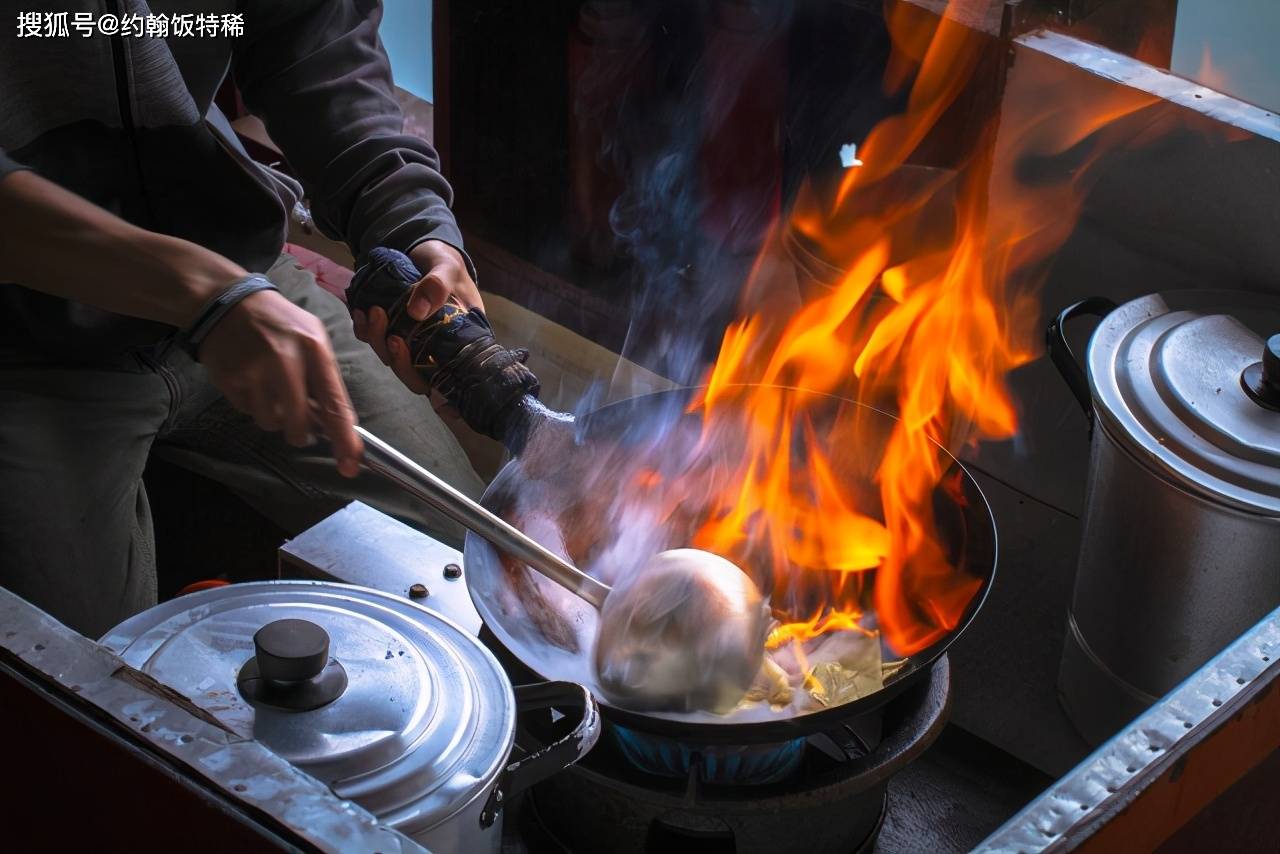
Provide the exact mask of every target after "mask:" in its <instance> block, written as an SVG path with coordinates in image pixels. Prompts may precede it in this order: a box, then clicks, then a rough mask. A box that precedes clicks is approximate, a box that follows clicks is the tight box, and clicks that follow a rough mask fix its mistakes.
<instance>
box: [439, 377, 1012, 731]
mask: <svg viewBox="0 0 1280 854" xmlns="http://www.w3.org/2000/svg"><path fill="white" fill-rule="evenodd" d="M696 391H697V390H696V389H689V388H685V389H675V390H671V391H664V392H657V393H654V394H648V395H643V396H641V397H636V398H631V399H629V400H624V401H621V402H619V403H614V404H611V405H608V406H605V407H603V408H602V409H599V410H597V411H595V412H593V413H591V414H590V415H588V416H585V417H584V418H582V419H580V420H579V422H578V425H577V430H578V441H577V445H576V446H575V447H574V448H573V451H572V453H574V454H579V455H586V459H587V460H588V461H589V460H590V458H591V455H592V454H594V453H596V449H597V448H602V447H605V446H608V447H610V448H613V449H615V450H616V449H617V448H619V447H621V448H623V449H624V450H626V451H628V452H630V453H634V454H636V455H641V456H654V457H660V456H661V455H662V453H663V446H662V440H655V436H668V435H672V431H673V430H677V429H680V428H682V427H686V426H687V425H689V424H691V423H692V424H696V423H698V422H699V421H700V418H699V417H698V416H696V415H689V414H687V413H686V406H687V404H688V402H689V400H690V398H691V397H692V395H693V394H694V393H695V392H696ZM814 397H815V398H819V399H822V400H823V408H824V409H825V410H827V411H829V412H830V413H831V416H830V417H832V418H835V417H840V418H846V417H849V416H850V414H852V415H853V416H854V417H858V418H862V419H865V421H864V423H866V424H868V425H870V427H871V429H868V430H864V431H863V433H862V434H861V435H862V437H863V438H864V439H865V440H866V441H865V446H863V447H859V448H836V449H829V450H828V453H829V456H830V458H831V461H832V462H833V463H834V464H837V465H838V467H839V472H838V473H839V474H840V475H841V477H842V478H845V479H846V480H847V482H849V483H853V482H854V481H862V482H863V483H864V484H866V485H869V484H871V478H872V474H873V472H874V470H875V467H876V465H877V464H878V462H879V460H880V456H881V449H882V448H883V443H884V441H886V440H887V439H888V436H889V433H890V431H891V430H892V428H893V426H894V424H895V423H896V419H895V418H894V417H893V416H891V415H888V414H887V413H884V412H881V411H880V410H877V409H873V408H871V407H869V406H865V405H863V404H859V403H856V402H854V401H851V400H847V399H844V398H840V397H835V396H831V395H815V396H814ZM850 407H854V408H856V409H850ZM939 450H940V451H941V449H939ZM941 453H942V454H943V455H944V456H943V459H944V461H945V464H946V466H947V474H948V475H951V476H952V477H951V478H944V479H943V481H942V482H943V483H946V482H948V481H950V482H951V484H952V486H951V488H950V489H948V488H944V487H943V486H941V485H940V486H939V487H937V488H936V489H935V491H934V501H933V507H934V514H935V525H936V529H937V535H938V538H939V540H940V543H941V545H942V546H943V549H944V553H945V554H946V555H947V556H948V558H949V560H950V561H951V564H952V566H954V567H956V568H957V571H960V572H965V573H967V574H968V575H969V576H971V577H973V578H975V579H977V580H978V581H980V582H981V587H980V588H979V589H978V591H977V592H976V593H975V594H974V596H973V598H972V599H971V600H970V601H969V603H968V605H967V607H966V608H965V610H964V613H963V615H962V617H961V618H960V620H959V621H958V622H957V623H956V625H955V627H954V628H953V629H952V630H951V631H950V632H949V633H948V634H946V635H944V636H943V637H942V638H941V639H939V640H938V641H936V642H934V643H933V644H932V645H930V646H928V647H927V648H925V649H923V650H921V651H919V652H917V653H915V654H914V655H911V656H909V657H907V659H906V661H905V664H903V666H902V667H901V668H899V669H898V670H897V671H896V672H895V673H893V674H892V675H891V676H889V677H886V679H885V682H884V686H883V687H882V688H881V689H880V690H878V691H875V692H873V693H871V694H868V695H865V696H862V697H860V698H857V699H854V700H852V701H849V702H846V703H844V704H841V705H835V706H829V707H825V708H818V709H816V710H807V711H799V710H792V709H787V710H784V711H783V712H775V711H774V710H772V709H770V708H769V707H768V705H767V704H760V705H759V706H758V707H755V708H743V709H737V710H735V711H733V712H731V713H729V714H724V715H717V714H714V713H710V712H655V711H636V710H631V709H626V708H620V707H618V706H613V705H609V704H608V703H607V702H606V701H605V700H603V699H600V707H601V710H602V711H603V712H604V713H605V715H606V716H607V717H608V718H609V719H610V720H612V721H613V722H615V723H617V724H620V725H622V726H626V727H629V728H632V729H635V730H639V731H644V732H650V733H654V734H658V735H666V736H673V737H678V738H681V739H684V740H696V741H701V742H704V743H708V744H710V743H726V742H733V743H756V742H764V741H783V740H788V739H792V738H797V737H800V736H804V735H808V734H810V733H813V732H817V731H821V730H824V729H827V728H829V727H831V726H832V725H834V724H836V723H839V722H841V721H844V720H849V719H851V718H853V717H857V716H859V715H862V714H864V713H867V712H871V711H873V710H875V709H876V708H878V707H879V706H880V705H882V704H884V703H886V702H888V701H889V700H891V699H893V698H894V697H896V696H897V695H898V694H899V693H901V692H902V691H903V690H905V689H906V688H907V687H909V686H910V685H911V684H912V683H914V682H915V681H916V680H917V678H919V677H921V676H923V675H925V674H927V673H928V670H929V667H930V665H931V664H933V662H934V661H935V660H936V659H937V658H938V657H939V656H941V655H942V653H943V652H944V651H945V650H946V649H947V647H948V646H950V645H951V643H952V642H953V641H954V640H955V639H956V638H957V637H958V636H959V635H960V633H961V632H962V631H963V630H964V629H965V627H967V626H968V624H969V623H970V622H971V621H972V620H973V617H974V615H975V614H976V613H977V611H978V609H979V608H980V607H981V606H982V603H983V601H984V599H985V598H986V595H987V593H988V591H989V590H990V587H991V581H992V579H993V577H994V574H995V567H996V531H995V524H994V520H993V518H992V516H991V510H990V507H989V506H988V505H987V501H986V498H985V497H984V496H983V494H982V490H981V489H980V488H979V487H978V484H977V483H976V482H975V481H974V479H973V477H972V476H971V475H970V474H969V473H968V472H967V471H966V470H965V469H964V467H963V466H962V465H961V464H960V462H959V461H958V460H956V459H955V458H954V457H952V456H951V455H949V454H946V452H945V451H941ZM579 462H581V461H580V460H579V461H575V463H579ZM545 467H546V465H545V461H544V464H543V465H542V466H540V467H539V468H538V470H539V471H545ZM568 467H569V468H573V469H577V470H580V466H577V465H572V464H571V465H569V466H568ZM527 468H529V466H528V465H527V464H526V463H524V462H522V461H520V460H513V461H512V462H510V463H508V464H507V465H506V466H505V467H504V468H503V469H502V470H501V471H500V472H499V473H498V476H497V477H496V478H495V479H494V480H493V482H492V483H491V484H490V485H489V488H488V489H487V490H486V491H485V493H484V496H483V497H482V499H481V503H483V504H484V505H485V506H486V507H488V508H489V509H490V510H492V511H493V512H495V513H497V514H498V515H500V516H503V517H504V518H508V519H509V520H510V521H513V522H515V521H516V520H515V519H513V518H512V513H511V509H512V507H513V505H514V504H515V502H516V501H517V500H520V501H523V502H525V505H527V504H528V501H529V498H530V496H531V495H532V496H535V497H534V498H533V500H534V501H535V502H536V501H537V500H538V498H537V497H536V496H537V495H538V494H539V491H540V490H541V491H545V490H547V489H548V488H549V486H548V484H549V482H550V481H551V480H554V478H548V477H547V476H546V475H545V474H544V475H543V476H541V477H539V478H537V479H535V478H532V477H531V476H530V475H529V474H528V472H527V471H526V469H527ZM614 483H617V484H618V485H619V486H621V485H622V484H621V482H620V481H614ZM552 488H558V489H561V490H563V489H566V488H569V489H572V488H573V485H572V484H569V485H567V486H566V485H565V484H560V485H559V486H558V487H552ZM868 491H870V490H869V487H868ZM602 500H603V499H602ZM860 509H861V508H860ZM527 532H528V533H531V534H533V535H534V536H535V538H536V537H537V532H534V531H527ZM464 561H465V568H466V574H467V579H468V588H469V590H470V592H471V598H472V600H473V601H474V603H475V606H476V609H477V610H478V611H479V612H480V616H481V617H482V618H483V619H484V622H485V624H486V625H487V626H488V627H489V629H490V631H491V632H492V633H493V635H494V637H495V638H496V639H497V641H498V643H500V644H501V645H502V646H503V647H505V649H506V650H507V652H509V653H510V654H511V655H512V656H514V657H515V658H516V659H518V660H519V661H520V662H521V663H522V664H524V665H525V666H526V667H528V668H529V669H530V670H531V671H533V672H534V673H536V674H537V675H538V676H539V677H540V678H542V679H548V680H566V681H571V682H577V683H579V684H581V685H585V686H587V687H588V688H589V689H590V690H591V691H592V693H593V694H594V695H595V696H596V697H597V698H601V697H602V696H603V695H602V692H601V691H600V690H599V686H598V684H597V680H596V677H595V673H594V672H593V668H592V663H591V662H592V656H591V647H590V644H591V642H592V639H593V638H594V636H595V629H596V623H595V621H596V619H597V613H596V611H595V610H594V609H593V608H592V607H591V606H590V605H588V604H586V603H585V602H583V601H581V600H579V599H576V598H575V597H573V596H571V595H568V594H565V595H564V596H559V597H554V596H553V597H551V598H550V599H549V600H544V601H540V602H539V603H538V604H537V607H550V608H551V609H553V610H555V611H557V612H558V613H559V615H560V616H562V617H563V618H564V622H565V623H566V624H567V625H570V626H571V627H572V628H573V629H574V630H575V632H576V635H577V637H578V638H579V639H580V640H581V641H582V644H583V645H582V647H581V649H580V650H579V651H577V652H570V651H567V650H566V649H563V648H561V647H560V646H557V645H556V644H554V643H552V642H551V641H549V640H548V638H547V635H546V633H545V632H544V631H543V630H542V629H540V628H539V623H540V620H539V618H540V617H544V616H545V615H541V614H531V613H530V607H529V602H528V597H523V596H520V595H517V594H516V592H515V590H514V589H513V588H514V585H513V582H512V576H511V573H510V572H509V571H508V569H507V568H504V566H503V565H502V560H501V559H500V557H499V553H498V551H497V550H496V549H495V548H494V547H493V546H491V545H490V544H489V543H487V542H486V541H484V540H483V539H481V538H480V537H478V536H476V535H474V534H470V533H469V534H468V535H467V538H466V544H465V547H464ZM584 568H585V567H584ZM524 572H527V573H529V575H530V576H531V577H532V576H533V575H534V574H533V573H532V572H531V571H529V570H528V569H527V568H525V569H524ZM871 572H875V570H871ZM533 581H534V582H541V583H542V584H543V585H550V586H552V587H554V585H551V582H549V581H546V580H545V579H541V578H533ZM540 589H542V590H547V587H546V586H540ZM766 594H767V590H766ZM542 622H545V621H542ZM881 645H882V654H883V656H884V658H885V660H888V659H889V658H891V657H893V658H898V656H895V655H894V654H893V653H892V651H891V650H887V649H886V647H885V644H884V641H883V640H881Z"/></svg>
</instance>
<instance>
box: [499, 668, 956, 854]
mask: <svg viewBox="0 0 1280 854" xmlns="http://www.w3.org/2000/svg"><path fill="white" fill-rule="evenodd" d="M949 705H950V668H949V665H948V663H947V659H946V657H945V656H944V657H943V658H941V659H939V660H938V662H937V663H936V664H935V665H934V666H933V668H932V670H931V672H930V673H929V675H928V678H927V679H922V680H920V682H919V683H918V684H916V685H913V686H912V687H911V688H910V689H909V690H907V691H905V692H904V693H903V694H901V695H900V696H899V697H897V698H895V699H894V700H893V701H891V702H890V703H888V704H886V705H885V706H884V707H882V708H881V709H880V710H879V711H877V712H875V713H873V714H871V715H869V716H868V715H864V716H861V717H859V718H857V719H854V720H850V721H846V722H844V723H843V724H840V725H838V726H836V727H834V728H832V729H830V730H827V731H825V732H822V733H817V734H814V735H810V736H807V737H805V738H800V739H796V740H795V741H792V742H783V743H780V744H769V745H743V746H742V747H740V748H735V749H729V748H726V747H722V746H716V747H714V748H707V747H703V748H701V749H699V748H698V747H697V746H695V745H691V744H682V743H679V742H676V741H674V740H671V739H663V740H661V741H655V740H654V738H653V737H652V736H649V735H648V734H639V733H636V732H634V731H632V730H624V729H622V728H620V727H617V726H616V725H615V726H612V727H610V733H609V736H608V737H606V738H603V739H601V742H600V744H599V745H597V747H596V748H595V750H593V751H592V752H591V753H590V754H588V755H587V757H586V758H585V759H584V760H582V761H581V762H580V763H578V764H577V765H575V766H573V767H572V768H569V769H567V770H566V771H565V772H563V773H560V774H557V775H556V776H554V777H552V778H550V779H548V780H546V781H545V782H543V783H541V784H539V785H538V786H537V787H536V788H535V789H534V790H533V792H532V793H531V795H530V797H529V798H528V800H526V802H525V804H524V809H523V815H522V821H521V822H520V824H521V827H522V831H523V835H524V836H525V839H526V842H525V845H526V846H527V848H528V850H530V851H533V852H539V851H543V850H548V851H573V852H577V851H614V852H620V854H649V853H650V852H671V851H682V850H697V851H700V852H717V851H723V852H732V854H755V853H756V852H762V854H776V852H778V851H784V850H801V851H805V852H806V854H825V852H833V854H834V853H835V852H839V854H848V852H850V851H870V850H872V848H873V847H874V844H875V839H876V835H877V834H878V832H879V829H880V825H881V823H882V821H883V820H884V815H885V809H886V790H887V784H888V781H889V778H890V777H892V776H893V775H894V774H895V773H897V772H898V771H899V770H901V769H902V768H903V767H904V766H905V765H907V763H909V762H911V761H912V760H914V759H915V758H917V757H918V756H919V755H920V754H921V753H923V752H924V751H925V749H926V748H928V747H929V745H930V744H932V743H933V741H934V740H935V739H936V738H937V736H938V734H939V733H940V732H941V730H942V728H943V726H944V724H945V722H946V718H947V711H948V708H949ZM642 769H644V770H642ZM654 770H658V771H660V772H662V773H651V772H652V771H654ZM678 772H682V774H683V776H680V777H677V776H675V774H676V773H678ZM749 780H754V781H755V782H744V781H749Z"/></svg>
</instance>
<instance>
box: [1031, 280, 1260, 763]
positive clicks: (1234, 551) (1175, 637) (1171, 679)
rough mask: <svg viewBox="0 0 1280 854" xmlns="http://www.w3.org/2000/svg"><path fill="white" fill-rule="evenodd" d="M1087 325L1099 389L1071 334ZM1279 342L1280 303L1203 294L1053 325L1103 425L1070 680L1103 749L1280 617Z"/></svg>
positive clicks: (1065, 661)
mask: <svg viewBox="0 0 1280 854" xmlns="http://www.w3.org/2000/svg"><path fill="white" fill-rule="evenodd" d="M1086 314H1092V315H1100V316H1102V317H1103V320H1102V322H1101V324H1100V325H1099V326H1098V328H1097V330H1096V331H1095V332H1094V334H1093V337H1092V339H1091V340H1090V343H1089V350H1088V359H1087V361H1088V375H1087V378H1086V375H1085V372H1084V370H1083V369H1082V368H1081V366H1079V365H1078V364H1077V362H1076V361H1075V359H1074V358H1073V357H1072V355H1071V349H1070V347H1069V345H1068V344H1067V341H1066V338H1065V337H1064V335H1063V331H1064V327H1065V326H1066V324H1067V323H1068V322H1069V321H1070V320H1071V319H1072V318H1073V317H1077V316H1080V315H1086ZM1277 330H1280V300H1277V298H1276V297H1268V296H1263V295H1260V294H1252V293H1243V292H1232V291H1200V290H1189V291H1172V292H1169V293H1164V294H1156V295H1152V296H1147V297H1143V298H1141V299H1137V300H1134V301H1132V302H1129V303H1126V304H1125V305H1123V306H1120V307H1116V306H1115V304H1114V303H1111V302H1110V301H1108V300H1105V299H1100V298H1095V299H1091V300H1085V301H1083V302H1081V303H1077V304H1076V305H1073V306H1071V307H1070V308H1068V309H1066V310H1064V311H1063V312H1062V313H1061V314H1060V315H1059V316H1058V318H1057V320H1055V321H1054V323H1053V324H1051V325H1050V327H1049V333H1048V342H1049V350H1050V355H1051V356H1052V358H1053V360H1054V362H1055V364H1056V365H1057V366H1058V368H1059V370H1060V371H1061V372H1062V374H1063V377H1064V378H1065V379H1066V380H1067V383H1068V385H1069V386H1070V387H1071V389H1072V391H1073V392H1074V393H1075V395H1076V397H1077V399H1078V400H1079V401H1080V404H1081V406H1083V407H1084V409H1085V412H1086V413H1088V414H1089V415H1090V417H1091V419H1092V422H1093V429H1092V453H1091V458H1090V466H1089V483H1088V492H1087V497H1086V502H1085V510H1084V519H1083V533H1082V540H1081V548H1080V559H1079V565H1078V568H1077V575H1076V582H1075V591H1074V595H1073V597H1072V603H1071V608H1070V611H1069V613H1068V628H1067V638H1066V646H1065V649H1064V651H1063V657H1062V665H1061V669H1060V671H1059V676H1058V687H1059V692H1060V695H1061V699H1062V703H1063V706H1064V707H1065V709H1066V711H1067V714H1068V715H1069V716H1070V717H1071V719H1072V721H1073V722H1074V723H1075V725H1076V727H1077V728H1078V729H1079V730H1080V732H1081V733H1082V734H1083V735H1084V736H1085V738H1087V739H1088V740H1089V741H1091V742H1093V743H1097V742H1100V741H1103V740H1105V739H1107V738H1109V737H1110V736H1111V735H1112V734H1113V733H1115V732H1116V731H1117V730H1118V729H1119V728H1120V727H1121V726H1123V725H1124V724H1125V723H1127V722H1128V721H1130V720H1132V719H1133V718H1134V717H1135V716H1137V715H1138V714H1139V713H1140V712H1142V710H1143V709H1145V708H1146V707H1148V706H1149V705H1151V704H1152V703H1154V702H1155V701H1156V700H1157V699H1158V698H1159V697H1161V696H1163V695H1164V694H1165V693H1167V692H1168V691H1169V690H1171V689H1172V688H1174V687H1175V686H1176V685H1177V684H1178V683H1179V682H1181V681H1182V680H1183V679H1185V678H1186V677H1187V676H1189V675H1190V674H1191V673H1192V672H1193V671H1195V670H1196V669H1197V668H1198V667H1200V666H1201V665H1202V664H1204V663H1205V662H1206V661H1208V660H1209V659H1210V658H1211V657H1213V656H1214V655H1216V654H1217V653H1218V652H1220V651H1221V650H1222V649H1223V648H1225V647H1226V646H1227V644H1229V643H1230V642H1231V641H1232V640H1234V639H1235V638H1236V637H1238V636H1239V635H1240V634H1241V633H1242V632H1244V631H1245V630H1246V629H1248V628H1249V627H1250V626H1251V625H1253V624H1254V623H1255V622H1257V621H1258V620H1259V619H1261V618H1262V617H1263V616H1265V615H1266V614H1267V613H1268V612H1269V611H1270V610H1271V609H1273V608H1275V607H1276V605H1278V604H1280V336H1275V335H1273V333H1275V332H1276V331H1277ZM1269 335H1270V336H1272V337H1271V338H1270V340H1264V339H1266V338H1267V336H1269Z"/></svg>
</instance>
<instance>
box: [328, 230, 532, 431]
mask: <svg viewBox="0 0 1280 854" xmlns="http://www.w3.org/2000/svg"><path fill="white" fill-rule="evenodd" d="M421 278H422V273H421V272H420V271H419V270H418V268H417V267H416V266H415V265H414V263H413V261H412V260H410V259H409V257H408V256H407V255H405V254H404V253H403V252H398V251H396V250H394V249H387V248H385V247H378V248H375V249H372V250H370V251H369V253H368V254H367V255H366V256H365V257H364V259H363V260H362V263H361V264H360V266H359V268H358V269H357V270H356V274H355V276H354V277H353V278H352V280H351V284H350V286H349V287H348V288H347V310H348V311H352V312H355V311H364V312H368V311H369V309H371V308H373V307H374V306H378V307H380V308H382V309H383V310H384V311H385V312H386V313H387V334H388V335H397V336H399V337H401V338H403V339H404V340H405V342H406V343H407V344H408V346H409V354H410V358H411V360H412V362H413V367H414V369H415V370H416V371H418V373H419V374H421V375H422V377H423V379H425V380H426V381H427V383H428V385H430V386H431V388H432V389H433V390H435V391H438V392H439V393H440V394H441V395H443V396H444V398H445V400H447V401H448V402H449V403H450V404H451V405H452V406H453V407H454V408H455V409H457V410H458V412H459V414H460V415H461V416H462V419H463V420H464V421H465V422H466V423H467V426H469V427H470V428H471V429H472V430H475V431H476V432H477V433H481V434H483V435H485V436H489V437H491V438H494V439H497V440H498V441H504V439H505V438H506V434H507V432H508V430H509V428H510V427H511V422H512V420H513V419H514V418H515V417H516V414H517V410H519V408H520V404H521V402H522V401H523V400H525V398H526V397H537V395H538V391H539V388H540V386H539V383H538V378H537V377H536V376H534V374H533V372H532V371H530V370H529V369H528V368H527V367H526V366H525V364H524V362H525V360H526V359H527V358H528V357H529V354H528V351H526V350H515V349H510V348H507V347H503V346H502V345H501V344H499V343H498V342H497V340H496V339H495V338H494V335H493V327H492V326H490V325H489V319H488V318H487V317H485V316H484V312H483V311H480V310H479V309H474V308H473V309H469V310H468V309H465V308H463V307H461V306H458V305H454V304H452V303H447V304H445V305H444V306H443V307H442V308H440V309H439V310H438V311H436V312H435V313H434V314H432V315H431V316H430V317H428V318H427V319H426V320H423V321H416V320H414V319H413V318H412V317H410V316H409V312H408V311H407V306H408V301H409V294H410V292H411V291H412V289H413V287H412V286H413V284H414V283H415V282H417V281H418V280H419V279H421Z"/></svg>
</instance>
